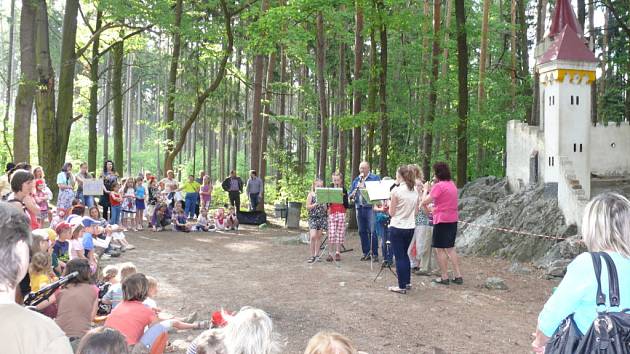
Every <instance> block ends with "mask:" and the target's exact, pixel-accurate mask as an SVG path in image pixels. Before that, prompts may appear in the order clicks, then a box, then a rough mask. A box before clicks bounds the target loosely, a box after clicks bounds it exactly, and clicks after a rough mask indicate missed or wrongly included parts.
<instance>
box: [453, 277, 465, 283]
mask: <svg viewBox="0 0 630 354" xmlns="http://www.w3.org/2000/svg"><path fill="white" fill-rule="evenodd" d="M453 284H457V285H462V284H464V278H462V277H457V278H455V279H453Z"/></svg>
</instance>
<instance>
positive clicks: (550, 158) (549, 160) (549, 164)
mask: <svg viewBox="0 0 630 354" xmlns="http://www.w3.org/2000/svg"><path fill="white" fill-rule="evenodd" d="M549 166H551V156H549Z"/></svg>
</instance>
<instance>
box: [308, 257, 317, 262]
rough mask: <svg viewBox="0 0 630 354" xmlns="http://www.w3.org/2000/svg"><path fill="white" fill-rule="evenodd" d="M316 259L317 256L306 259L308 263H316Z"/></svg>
mask: <svg viewBox="0 0 630 354" xmlns="http://www.w3.org/2000/svg"><path fill="white" fill-rule="evenodd" d="M316 259H317V257H311V258H309V259H308V260H307V261H306V263H314V262H315V260H316Z"/></svg>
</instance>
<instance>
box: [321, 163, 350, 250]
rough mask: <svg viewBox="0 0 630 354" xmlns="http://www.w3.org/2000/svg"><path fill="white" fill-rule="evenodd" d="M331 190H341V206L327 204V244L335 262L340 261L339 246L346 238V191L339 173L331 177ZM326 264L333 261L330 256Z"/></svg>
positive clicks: (347, 205)
mask: <svg viewBox="0 0 630 354" xmlns="http://www.w3.org/2000/svg"><path fill="white" fill-rule="evenodd" d="M332 180H333V185H332V187H333V188H342V189H343V204H334V203H332V204H329V205H328V244H329V246H330V248H329V249H330V251H331V252H332V251H333V249H334V250H335V260H336V261H340V260H341V253H340V252H341V245H342V244H343V242H344V241H345V237H346V209H347V208H348V207H349V204H348V191H347V190H346V187H344V186H343V176H342V175H341V173H339V172H335V173H333V175H332ZM326 260H327V261H328V262H332V261H333V257H332V255H331V254H329V255H328V258H326Z"/></svg>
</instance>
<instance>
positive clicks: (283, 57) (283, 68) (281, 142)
mask: <svg viewBox="0 0 630 354" xmlns="http://www.w3.org/2000/svg"><path fill="white" fill-rule="evenodd" d="M286 81H287V50H286V48H285V47H284V46H282V47H280V82H281V83H282V90H281V92H280V116H283V117H284V116H285V115H286V114H287V107H286V104H287V97H286V95H287V90H286V87H285V85H286ZM285 130H286V126H285V123H284V119H282V120H280V124H279V125H278V151H281V152H284V151H286V146H287V144H286V137H285V134H286V133H285ZM284 161H286V160H283V161H282V164H283V166H282V168H278V170H277V171H276V186H277V187H278V188H279V187H280V186H279V184H277V182H278V181H280V180H281V179H282V170H283V169H284V168H286V167H287V166H286V164H285V162H284Z"/></svg>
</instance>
